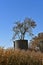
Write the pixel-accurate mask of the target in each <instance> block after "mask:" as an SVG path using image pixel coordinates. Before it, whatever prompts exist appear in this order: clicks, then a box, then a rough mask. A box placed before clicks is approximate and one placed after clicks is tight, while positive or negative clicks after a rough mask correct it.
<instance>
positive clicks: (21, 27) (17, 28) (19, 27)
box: [13, 18, 36, 40]
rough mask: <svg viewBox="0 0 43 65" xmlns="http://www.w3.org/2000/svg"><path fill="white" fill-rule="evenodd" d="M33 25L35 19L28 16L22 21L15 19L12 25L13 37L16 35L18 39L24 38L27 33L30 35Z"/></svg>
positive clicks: (34, 24)
mask: <svg viewBox="0 0 43 65" xmlns="http://www.w3.org/2000/svg"><path fill="white" fill-rule="evenodd" d="M35 26H36V23H35V21H34V20H32V19H30V18H25V19H24V21H23V22H20V21H17V22H16V23H15V24H14V27H13V31H14V35H13V39H15V38H16V37H18V38H19V39H21V40H24V39H25V36H26V35H27V34H29V35H30V36H32V35H33V33H32V29H33V28H35Z"/></svg>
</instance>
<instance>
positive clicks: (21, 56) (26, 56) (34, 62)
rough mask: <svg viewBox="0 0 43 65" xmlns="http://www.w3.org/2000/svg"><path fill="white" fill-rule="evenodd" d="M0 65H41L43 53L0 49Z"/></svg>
mask: <svg viewBox="0 0 43 65" xmlns="http://www.w3.org/2000/svg"><path fill="white" fill-rule="evenodd" d="M0 65H43V53H41V52H39V51H38V52H35V51H29V50H27V51H25V50H19V49H18V50H17V49H16V50H15V49H11V48H10V49H6V50H5V49H3V48H0Z"/></svg>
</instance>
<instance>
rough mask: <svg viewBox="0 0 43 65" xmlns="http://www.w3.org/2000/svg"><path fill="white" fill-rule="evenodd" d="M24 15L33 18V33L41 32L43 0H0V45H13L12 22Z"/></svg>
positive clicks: (42, 29) (42, 30)
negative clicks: (34, 25)
mask: <svg viewBox="0 0 43 65" xmlns="http://www.w3.org/2000/svg"><path fill="white" fill-rule="evenodd" d="M25 17H29V18H32V19H33V20H35V22H36V24H37V26H36V28H35V29H34V32H33V33H34V34H35V35H37V34H38V33H39V32H43V0H0V46H1V47H5V48H8V47H13V42H12V40H11V39H12V36H13V31H12V27H13V23H14V22H15V21H16V20H20V21H22V20H23V19H24V18H25Z"/></svg>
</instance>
